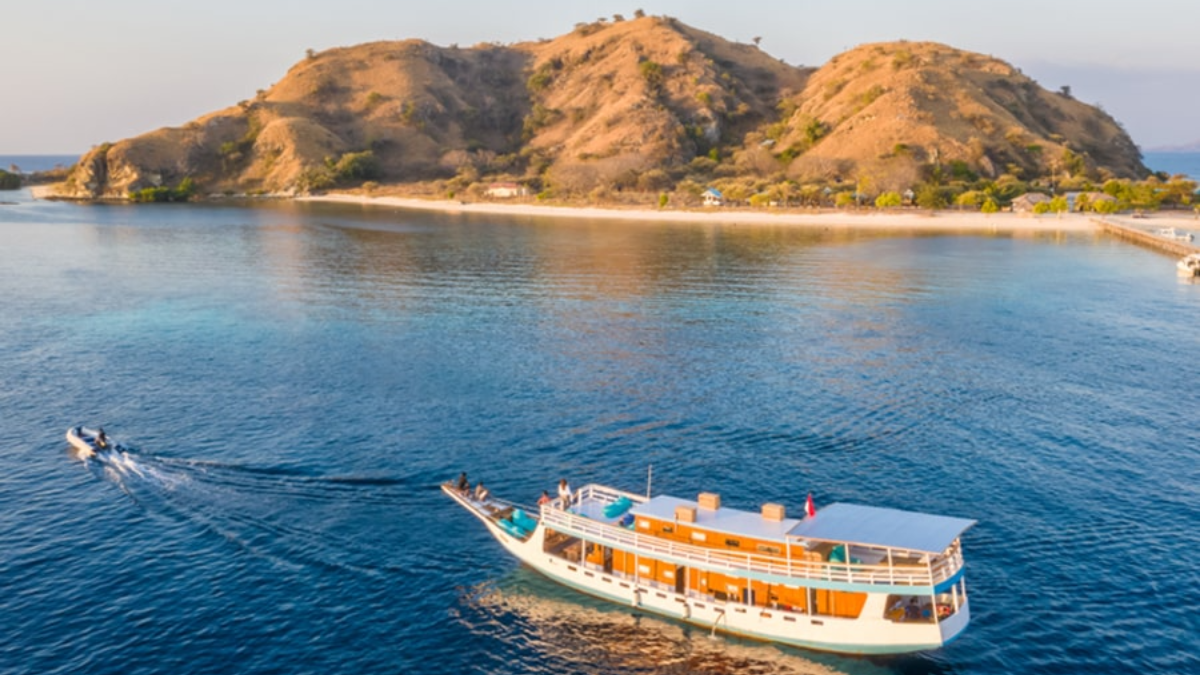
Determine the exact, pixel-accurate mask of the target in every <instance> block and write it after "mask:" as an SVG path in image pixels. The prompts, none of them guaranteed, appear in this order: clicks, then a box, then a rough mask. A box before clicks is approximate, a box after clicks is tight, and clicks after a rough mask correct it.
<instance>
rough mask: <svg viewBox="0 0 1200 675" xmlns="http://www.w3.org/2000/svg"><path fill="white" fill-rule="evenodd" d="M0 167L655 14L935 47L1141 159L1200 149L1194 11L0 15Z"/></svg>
mask: <svg viewBox="0 0 1200 675" xmlns="http://www.w3.org/2000/svg"><path fill="white" fill-rule="evenodd" d="M0 1H2V3H3V7H2V8H0V64H3V65H2V66H0V67H2V68H3V71H2V72H0V154H69V153H82V152H84V151H86V150H87V149H88V148H90V147H92V146H94V145H97V144H99V143H102V142H105V141H116V140H120V139H122V138H126V137H129V136H133V135H137V134H139V133H143V132H146V131H150V130H152V129H156V128H158V127H162V126H178V125H181V124H183V123H185V122H187V121H188V120H190V119H193V118H195V117H198V116H200V115H202V114H204V113H207V112H210V111H213V110H217V109H219V108H223V107H226V106H228V105H232V104H233V103H236V102H237V101H239V100H242V99H246V98H251V97H253V96H254V92H255V90H257V89H261V88H266V87H268V86H270V85H271V84H272V83H274V82H275V81H276V80H278V79H279V78H281V77H282V76H283V75H284V73H285V72H287V69H288V68H289V67H290V66H291V65H292V64H294V63H296V62H297V61H299V60H301V59H302V58H303V57H304V51H305V50H306V49H308V48H314V49H317V50H321V49H326V48H329V47H337V46H345V45H352V44H358V43H361V42H369V41H374V40H393V39H407V38H421V39H425V40H428V41H430V42H432V43H434V44H437V45H442V46H445V45H449V44H452V43H453V44H459V45H461V46H463V47H466V46H470V45H473V44H476V43H479V42H503V43H509V42H520V41H525V40H534V39H538V38H544V37H545V38H549V37H555V36H558V35H562V34H564V33H567V32H569V31H570V30H571V29H572V28H573V27H574V25H575V24H576V23H578V22H580V21H594V20H595V19H597V18H599V17H602V16H604V17H611V16H612V15H613V14H614V13H619V14H624V15H625V16H626V17H632V16H633V12H634V10H635V9H638V8H641V9H643V10H645V11H646V13H648V14H656V15H658V14H666V15H670V16H674V17H676V18H678V19H680V20H682V21H683V22H685V23H687V24H690V25H692V26H695V27H697V28H700V29H702V30H706V31H709V32H712V33H716V34H718V35H721V36H723V37H725V38H728V39H730V40H738V41H743V42H749V41H750V40H751V39H752V38H754V37H756V36H761V37H762V49H763V50H764V51H766V52H768V53H770V54H772V55H774V56H777V57H779V58H782V59H784V60H785V61H787V62H788V63H791V64H797V65H810V66H816V65H821V64H823V63H825V62H826V61H828V60H829V59H830V58H831V57H832V56H834V55H835V54H837V53H839V52H841V51H844V50H846V49H849V48H851V47H854V46H855V45H858V44H862V43H866V42H878V41H884V40H896V39H908V40H934V41H937V42H943V43H946V44H949V45H951V46H953V47H957V48H960V49H966V50H970V51H976V52H982V53H984V54H990V55H993V56H996V57H998V58H1001V59H1004V60H1006V61H1008V62H1010V63H1012V64H1014V65H1015V66H1017V67H1018V68H1020V69H1021V70H1023V71H1024V72H1025V73H1026V74H1027V75H1030V76H1031V77H1033V78H1035V79H1036V80H1038V82H1039V83H1041V84H1042V86H1044V87H1046V88H1049V89H1058V88H1059V87H1060V86H1062V85H1070V86H1071V88H1072V91H1073V92H1074V94H1075V96H1076V98H1079V99H1080V100H1083V101H1086V102H1088V103H1099V104H1101V105H1102V106H1103V107H1104V109H1105V110H1107V111H1108V112H1109V113H1111V114H1112V115H1113V116H1115V117H1116V118H1117V119H1118V120H1119V121H1121V122H1122V123H1123V124H1124V125H1125V128H1126V129H1127V130H1128V131H1129V132H1130V133H1131V134H1132V135H1133V139H1134V141H1135V142H1137V143H1138V144H1139V145H1140V146H1141V147H1142V148H1143V149H1148V148H1152V147H1155V146H1160V145H1170V144H1180V143H1186V142H1191V141H1196V140H1200V114H1197V112H1196V111H1197V110H1200V39H1197V36H1196V30H1197V29H1196V27H1197V26H1198V25H1200V2H1198V1H1197V0H1145V1H1144V2H1138V3H1128V2H1121V3H1116V2H1111V0H1090V1H1086V2H1085V1H1082V0H1000V1H998V2H991V3H983V2H965V1H963V0H954V1H951V2H947V1H938V0H839V1H836V2H834V1H830V0H824V1H821V2H818V1H816V0H775V1H768V0H739V1H736V2H712V1H706V2H695V1H692V2H687V1H685V0H659V1H649V0H647V1H645V2H636V1H634V2H608V1H606V0H590V1H586V2H585V1H582V0H524V1H519V2H496V1H495V0H488V1H485V0H430V1H428V2H419V3H414V2H401V1H398V0H332V1H331V0H324V1H321V2H318V1H316V0H289V1H286V2H285V1H283V0H201V1H200V2H196V1H195V0H190V1H188V2H181V1H179V0H54V1H53V2H35V1H34V0H25V1H22V0H0Z"/></svg>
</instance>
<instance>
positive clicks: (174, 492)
mask: <svg viewBox="0 0 1200 675" xmlns="http://www.w3.org/2000/svg"><path fill="white" fill-rule="evenodd" d="M87 466H88V468H89V469H90V470H91V471H92V473H93V474H95V475H96V476H97V477H98V478H101V479H102V480H105V481H108V482H110V483H112V484H114V485H116V486H117V487H118V488H120V490H121V491H122V492H124V493H125V494H126V495H128V496H129V498H130V499H132V500H133V501H134V502H135V503H137V504H138V505H140V506H141V507H142V508H143V509H145V510H146V511H147V512H148V513H150V514H151V515H152V516H156V517H165V518H168V519H171V520H173V521H176V522H179V521H182V522H186V523H190V524H193V525H195V526H197V527H199V528H202V529H204V530H207V531H210V532H213V533H216V534H218V535H220V536H221V537H223V538H225V539H226V540H228V541H229V542H231V543H233V544H234V545H236V546H238V547H239V548H242V549H244V550H245V551H247V552H249V553H251V554H253V555H256V556H261V557H265V558H269V559H271V560H272V561H274V562H275V563H277V564H280V565H282V566H287V567H300V566H305V565H317V566H326V567H331V568H341V569H346V570H351V571H354V572H357V573H362V574H367V575H380V574H384V573H390V572H395V571H399V570H400V568H398V567H393V566H390V565H387V564H386V563H384V562H382V561H387V560H389V559H390V558H391V557H392V556H391V555H390V554H389V553H388V550H389V549H390V548H391V547H393V546H395V545H396V542H394V541H392V540H391V535H395V536H400V533H398V532H389V531H388V528H389V527H391V525H390V523H392V522H393V521H394V520H395V518H394V517H388V516H389V514H394V513H395V512H397V511H398V510H400V509H403V508H404V507H405V506H406V502H407V501H410V500H411V499H412V495H413V493H414V490H413V488H412V486H411V485H409V481H406V480H402V479H394V478H379V477H356V476H346V477H328V476H316V475H310V474H305V473H303V472H299V471H290V470H286V469H278V468H256V467H249V466H239V465H231V464H220V463H215V462H205V461H195V460H187V459H179V458H171V457H161V456H155V455H152V454H144V453H142V452H139V451H138V450H136V449H133V448H120V449H116V450H112V451H108V452H101V453H99V454H97V455H96V456H94V457H91V458H89V459H88V460H87ZM381 530H382V531H381Z"/></svg>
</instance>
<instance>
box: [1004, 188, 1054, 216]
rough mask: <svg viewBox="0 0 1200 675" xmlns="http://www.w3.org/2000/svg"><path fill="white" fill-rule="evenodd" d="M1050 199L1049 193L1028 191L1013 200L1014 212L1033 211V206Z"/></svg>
mask: <svg viewBox="0 0 1200 675" xmlns="http://www.w3.org/2000/svg"><path fill="white" fill-rule="evenodd" d="M1049 201H1050V197H1049V196H1048V195H1044V194H1042V193H1040V192H1026V193H1025V194H1023V195H1021V196H1020V197H1017V198H1016V199H1014V200H1012V210H1013V213H1033V207H1035V206H1037V205H1038V204H1043V203H1047V202H1049Z"/></svg>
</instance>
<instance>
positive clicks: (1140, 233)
mask: <svg viewBox="0 0 1200 675" xmlns="http://www.w3.org/2000/svg"><path fill="white" fill-rule="evenodd" d="M1093 222H1095V223H1096V224H1097V225H1099V226H1100V229H1102V230H1104V231H1105V232H1108V233H1109V234H1112V235H1114V236H1117V237H1120V238H1122V239H1124V240H1126V241H1128V242H1131V243H1134V244H1137V245H1138V246H1142V247H1144V248H1149V249H1152V250H1155V251H1158V252H1160V253H1165V254H1167V255H1171V256H1175V257H1176V258H1182V257H1184V256H1187V255H1191V254H1192V253H1200V247H1197V246H1195V245H1193V244H1192V243H1191V242H1187V241H1180V240H1178V239H1167V238H1166V237H1163V236H1160V235H1157V234H1155V233H1154V232H1152V231H1150V230H1148V229H1145V228H1141V227H1133V226H1132V225H1126V224H1124V223H1118V222H1115V221H1114V220H1112V219H1109V218H1094V219H1093ZM1197 225H1198V227H1197V229H1200V223H1197Z"/></svg>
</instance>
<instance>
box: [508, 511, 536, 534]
mask: <svg viewBox="0 0 1200 675" xmlns="http://www.w3.org/2000/svg"><path fill="white" fill-rule="evenodd" d="M512 521H513V524H514V525H516V526H517V527H519V528H521V529H522V530H524V531H526V532H532V531H534V530H535V529H537V521H536V520H534V519H533V518H530V517H529V514H527V513H525V512H524V511H522V510H521V509H517V510H515V511H513V514H512Z"/></svg>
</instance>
